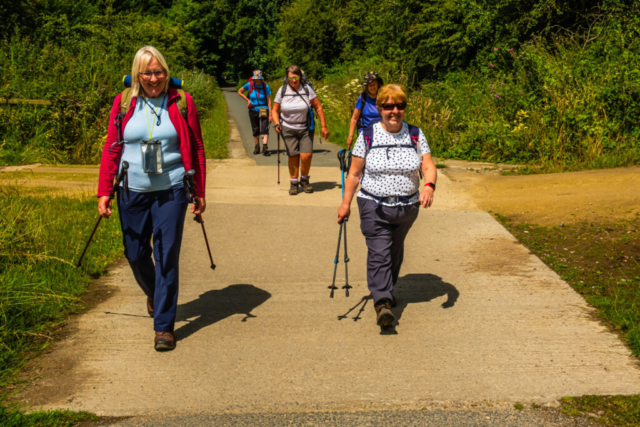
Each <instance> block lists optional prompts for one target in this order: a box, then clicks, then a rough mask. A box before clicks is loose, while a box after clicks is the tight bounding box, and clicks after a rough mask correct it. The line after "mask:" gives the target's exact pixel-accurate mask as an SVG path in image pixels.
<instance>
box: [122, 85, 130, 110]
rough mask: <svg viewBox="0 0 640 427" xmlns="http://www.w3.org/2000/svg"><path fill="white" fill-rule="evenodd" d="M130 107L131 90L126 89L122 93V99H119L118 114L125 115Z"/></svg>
mask: <svg viewBox="0 0 640 427" xmlns="http://www.w3.org/2000/svg"><path fill="white" fill-rule="evenodd" d="M129 107H131V88H129V87H128V88H126V89H125V90H123V91H122V98H120V114H122V115H124V114H127V111H128V110H129Z"/></svg>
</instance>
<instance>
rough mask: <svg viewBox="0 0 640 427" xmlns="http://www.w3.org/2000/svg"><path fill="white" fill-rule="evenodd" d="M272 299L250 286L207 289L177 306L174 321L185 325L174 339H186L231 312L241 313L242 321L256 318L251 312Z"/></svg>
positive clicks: (224, 317) (229, 314) (176, 332)
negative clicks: (183, 322)
mask: <svg viewBox="0 0 640 427" xmlns="http://www.w3.org/2000/svg"><path fill="white" fill-rule="evenodd" d="M269 298H271V294H270V293H269V292H267V291H264V290H262V289H259V288H256V287H255V286H253V285H231V286H227V287H226V288H224V289H220V290H211V291H207V292H205V293H204V294H202V295H200V296H199V297H198V299H195V300H192V301H189V302H188V303H186V304H180V305H178V313H177V316H176V322H182V321H186V322H188V323H187V324H185V325H183V326H181V327H180V328H178V329H176V331H175V333H174V334H175V339H176V341H179V340H182V339H185V338H187V337H189V336H191V335H193V334H195V333H196V332H198V331H199V330H200V329H202V328H206V327H207V326H209V325H213V324H214V323H216V322H219V321H220V320H223V319H226V318H227V317H229V316H233V315H234V314H244V316H245V317H244V318H243V319H242V320H241V321H242V322H246V321H247V319H248V318H251V317H256V316H255V315H253V314H251V311H253V309H255V308H256V307H258V306H259V305H261V304H262V303H264V302H265V301H266V300H268V299H269Z"/></svg>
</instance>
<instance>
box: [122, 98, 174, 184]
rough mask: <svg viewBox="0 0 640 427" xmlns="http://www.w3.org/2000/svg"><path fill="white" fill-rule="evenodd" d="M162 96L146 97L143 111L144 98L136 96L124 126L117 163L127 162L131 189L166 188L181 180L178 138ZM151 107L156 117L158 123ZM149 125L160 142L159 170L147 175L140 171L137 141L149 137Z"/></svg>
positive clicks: (140, 157)
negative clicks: (122, 142) (160, 165)
mask: <svg viewBox="0 0 640 427" xmlns="http://www.w3.org/2000/svg"><path fill="white" fill-rule="evenodd" d="M166 98H167V97H166V95H163V96H161V97H160V98H147V102H148V103H149V104H148V105H147V108H146V113H145V100H144V98H143V97H141V96H138V98H137V100H136V106H135V110H134V112H133V114H132V115H131V118H130V119H129V121H128V122H127V126H126V127H125V128H124V134H123V138H124V142H125V143H124V151H123V153H122V159H121V160H120V165H122V162H123V161H125V160H126V161H127V162H129V172H128V179H129V188H130V189H131V190H133V191H137V192H140V193H148V192H151V191H160V190H168V189H169V188H171V187H174V186H176V185H181V184H182V183H183V178H184V165H183V164H182V155H181V154H180V145H179V144H180V141H179V139H178V133H177V132H176V128H175V127H174V126H173V123H171V119H170V118H169V112H168V111H167V99H166ZM151 107H153V108H151ZM153 110H155V111H156V112H157V113H158V115H159V116H160V124H158V122H157V120H158V118H157V117H156V115H155V114H153V112H152V111H153ZM147 118H148V119H147ZM154 122H155V125H154ZM147 126H148V127H147ZM152 127H153V134H152V136H153V139H157V140H159V141H160V142H161V143H162V173H157V174H148V173H145V172H144V171H143V170H142V152H141V148H140V141H143V140H148V139H149V130H150V129H152ZM118 170H120V167H118Z"/></svg>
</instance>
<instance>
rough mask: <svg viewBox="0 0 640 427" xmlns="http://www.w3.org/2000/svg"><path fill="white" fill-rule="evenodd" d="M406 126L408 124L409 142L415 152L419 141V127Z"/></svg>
mask: <svg viewBox="0 0 640 427" xmlns="http://www.w3.org/2000/svg"><path fill="white" fill-rule="evenodd" d="M407 126H409V136H411V144H412V145H413V149H414V150H416V152H417V151H418V144H419V143H420V128H419V127H418V126H413V125H407Z"/></svg>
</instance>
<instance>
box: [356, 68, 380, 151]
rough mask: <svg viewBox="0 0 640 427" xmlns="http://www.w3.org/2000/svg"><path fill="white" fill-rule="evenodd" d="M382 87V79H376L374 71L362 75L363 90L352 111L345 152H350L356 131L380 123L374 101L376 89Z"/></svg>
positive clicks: (376, 94) (376, 93)
mask: <svg viewBox="0 0 640 427" xmlns="http://www.w3.org/2000/svg"><path fill="white" fill-rule="evenodd" d="M383 85H384V83H383V82H382V79H381V78H380V77H378V73H376V72H375V71H369V72H368V73H367V74H365V75H364V90H363V91H362V94H361V95H360V96H359V97H358V100H357V101H356V108H355V109H354V110H353V115H352V116H351V126H350V127H349V138H347V151H350V150H351V143H353V134H354V133H355V131H356V129H358V132H360V130H361V129H364V128H366V127H368V126H370V125H372V124H374V123H378V122H379V121H380V113H378V107H376V99H377V96H378V89H380V88H381V87H382V86H383Z"/></svg>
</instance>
